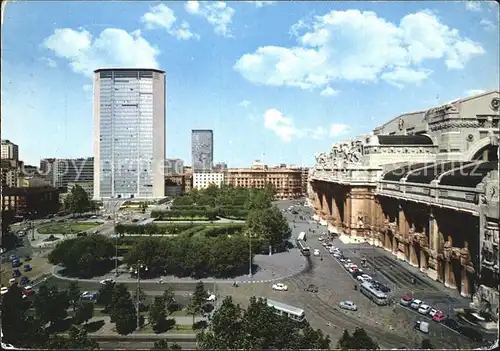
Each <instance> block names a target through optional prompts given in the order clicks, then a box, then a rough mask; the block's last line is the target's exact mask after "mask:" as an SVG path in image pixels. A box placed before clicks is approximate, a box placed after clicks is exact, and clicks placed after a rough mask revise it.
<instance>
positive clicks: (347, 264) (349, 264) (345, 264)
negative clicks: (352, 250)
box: [343, 258, 354, 269]
mask: <svg viewBox="0 0 500 351" xmlns="http://www.w3.org/2000/svg"><path fill="white" fill-rule="evenodd" d="M343 263H344V268H345V269H349V267H351V266H352V265H353V264H354V263H352V261H351V260H350V259H348V258H346V259H345V261H344V262H343Z"/></svg>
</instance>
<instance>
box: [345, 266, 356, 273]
mask: <svg viewBox="0 0 500 351" xmlns="http://www.w3.org/2000/svg"><path fill="white" fill-rule="evenodd" d="M358 269H359V267H358V266H356V265H355V264H353V265H351V266H349V268H348V269H347V270H348V271H349V273H354V272H356V271H357V270H358Z"/></svg>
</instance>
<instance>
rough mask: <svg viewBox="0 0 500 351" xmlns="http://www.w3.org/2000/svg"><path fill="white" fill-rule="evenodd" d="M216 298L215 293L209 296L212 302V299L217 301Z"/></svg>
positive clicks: (208, 299) (208, 298)
mask: <svg viewBox="0 0 500 351" xmlns="http://www.w3.org/2000/svg"><path fill="white" fill-rule="evenodd" d="M215 300H216V297H215V295H214V294H211V295H210V296H209V297H207V301H210V302H212V301H215Z"/></svg>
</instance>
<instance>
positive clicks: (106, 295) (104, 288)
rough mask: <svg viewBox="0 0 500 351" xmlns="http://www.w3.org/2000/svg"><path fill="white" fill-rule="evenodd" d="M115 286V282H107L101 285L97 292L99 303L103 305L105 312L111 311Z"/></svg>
mask: <svg viewBox="0 0 500 351" xmlns="http://www.w3.org/2000/svg"><path fill="white" fill-rule="evenodd" d="M114 288H115V283H112V282H107V283H106V284H103V285H101V287H100V288H99V292H98V293H97V304H98V305H101V306H103V307H104V311H105V312H109V310H110V309H111V304H112V301H113V291H114Z"/></svg>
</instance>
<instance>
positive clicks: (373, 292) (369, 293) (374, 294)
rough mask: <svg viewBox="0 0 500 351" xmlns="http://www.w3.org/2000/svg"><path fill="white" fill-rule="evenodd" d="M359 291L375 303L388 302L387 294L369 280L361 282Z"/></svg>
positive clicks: (382, 303) (381, 304) (384, 303)
mask: <svg viewBox="0 0 500 351" xmlns="http://www.w3.org/2000/svg"><path fill="white" fill-rule="evenodd" d="M359 290H360V292H361V293H362V294H363V295H365V296H366V297H368V298H369V299H370V300H372V301H373V302H375V303H376V304H377V305H380V306H384V305H388V304H389V303H390V301H389V297H388V296H387V294H384V293H383V292H382V291H380V290H378V289H376V288H375V287H374V286H373V285H372V284H371V283H370V282H362V283H361V286H360V288H359Z"/></svg>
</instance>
